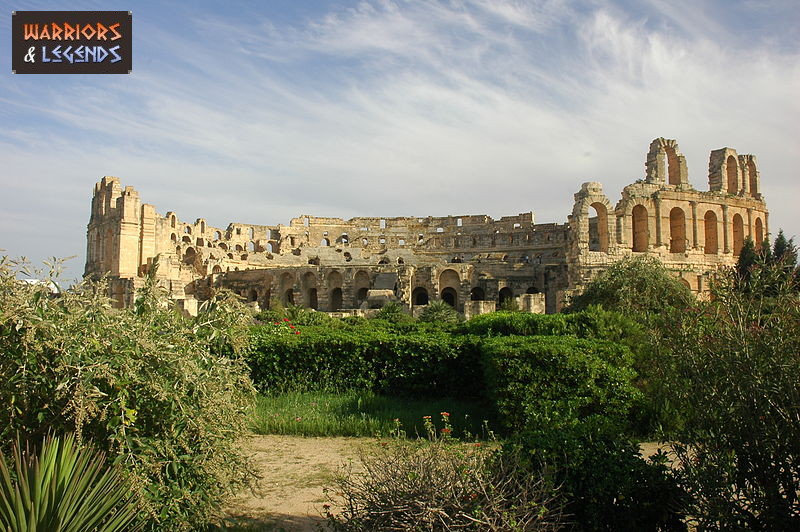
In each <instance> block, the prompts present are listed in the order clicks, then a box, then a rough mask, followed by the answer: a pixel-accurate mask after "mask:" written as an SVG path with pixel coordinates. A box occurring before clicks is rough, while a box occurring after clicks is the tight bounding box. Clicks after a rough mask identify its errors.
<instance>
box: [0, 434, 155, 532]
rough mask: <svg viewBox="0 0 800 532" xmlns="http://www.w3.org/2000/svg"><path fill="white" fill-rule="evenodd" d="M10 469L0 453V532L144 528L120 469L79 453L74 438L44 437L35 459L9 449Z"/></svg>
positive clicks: (85, 452) (98, 455)
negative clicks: (12, 454) (11, 452)
mask: <svg viewBox="0 0 800 532" xmlns="http://www.w3.org/2000/svg"><path fill="white" fill-rule="evenodd" d="M13 453H14V462H13V464H12V465H11V466H9V464H8V463H7V462H6V458H5V456H4V455H3V453H2V452H0V528H1V529H2V530H4V531H8V532H36V531H37V530H38V531H49V530H60V531H63V532H80V531H85V530H103V531H106V532H116V531H118V530H119V531H122V530H126V531H127V530H139V529H140V528H142V526H143V525H144V523H143V521H142V519H141V515H140V514H139V501H138V497H137V494H136V492H135V491H134V490H132V485H131V483H130V482H128V480H127V479H126V476H125V474H124V472H123V471H122V470H121V469H120V468H119V467H111V468H109V467H107V466H106V462H105V455H104V454H103V453H101V452H98V451H96V450H94V449H92V448H91V447H83V448H81V447H80V446H79V445H78V444H77V442H75V437H74V435H72V434H70V435H67V436H65V437H63V438H60V437H51V436H48V437H46V438H45V439H44V441H43V443H42V446H41V449H40V450H39V453H38V454H35V453H33V452H31V451H30V450H29V449H28V450H24V449H22V448H21V445H20V442H19V441H17V442H16V445H15V446H14V448H13Z"/></svg>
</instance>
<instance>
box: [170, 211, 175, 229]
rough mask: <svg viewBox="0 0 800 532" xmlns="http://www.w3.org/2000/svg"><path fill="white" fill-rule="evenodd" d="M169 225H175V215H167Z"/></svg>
mask: <svg viewBox="0 0 800 532" xmlns="http://www.w3.org/2000/svg"><path fill="white" fill-rule="evenodd" d="M169 225H170V227H175V215H174V214H173V215H172V216H170V217H169Z"/></svg>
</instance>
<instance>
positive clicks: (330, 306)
mask: <svg viewBox="0 0 800 532" xmlns="http://www.w3.org/2000/svg"><path fill="white" fill-rule="evenodd" d="M708 180H709V190H708V191H698V190H696V189H694V187H693V186H692V185H691V184H690V183H689V179H688V172H687V166H686V160H685V158H684V156H683V155H682V154H681V153H680V150H679V148H678V145H677V143H676V142H675V141H674V140H668V139H663V138H659V139H655V140H654V141H653V142H652V143H651V145H650V150H649V152H648V154H647V156H646V160H645V175H644V178H643V179H642V180H639V181H637V182H635V183H633V184H631V185H628V186H627V187H625V189H624V190H623V191H622V196H621V199H620V200H619V201H618V202H617V204H616V206H612V204H611V202H610V201H609V199H608V198H607V197H606V195H605V194H604V192H603V189H602V186H601V185H600V183H596V182H589V183H584V184H583V185H582V186H581V189H580V191H579V192H578V193H576V194H575V202H574V205H573V209H572V214H571V215H569V216H568V221H567V223H566V224H556V223H546V224H536V223H535V222H534V215H533V213H531V212H529V213H522V214H518V215H516V216H506V217H502V218H500V219H499V220H495V219H492V218H491V217H489V216H486V215H462V216H444V217H432V216H428V217H425V218H419V217H395V218H367V217H360V218H352V219H349V220H344V219H340V218H321V217H315V216H310V215H301V216H298V217H297V218H293V219H291V220H290V221H289V223H288V224H286V225H283V224H279V225H250V224H240V223H231V224H229V225H228V226H227V227H225V228H221V227H213V226H211V225H209V224H208V223H207V222H206V221H205V219H202V218H199V219H197V220H195V221H194V222H187V221H182V220H180V219H179V218H178V216H177V214H176V213H174V212H167V213H166V214H165V215H164V216H160V215H158V214H157V213H156V209H155V207H154V206H152V205H149V204H144V203H142V202H141V201H140V198H139V194H138V192H137V191H136V190H134V189H133V188H132V187H125V188H124V189H123V188H122V186H121V184H120V180H119V179H118V178H116V177H104V178H103V179H102V180H101V181H100V182H99V183H97V184H96V185H95V187H94V194H93V197H92V208H91V216H90V220H89V225H88V231H87V260H86V275H89V276H92V277H99V276H101V275H103V274H108V276H109V278H110V280H111V294H112V296H113V297H114V300H115V302H116V304H117V305H118V306H127V305H130V304H131V303H132V301H133V297H134V293H135V290H136V288H137V287H138V286H140V285H141V282H142V278H143V276H144V275H145V274H146V273H147V272H148V271H149V270H150V268H152V265H153V262H154V260H155V258H156V257H159V259H158V260H159V268H158V271H157V274H156V275H157V278H158V279H159V282H160V283H161V284H162V285H163V286H165V287H166V288H168V289H169V290H170V291H171V293H172V296H173V298H174V299H176V300H177V301H179V302H181V306H182V307H183V308H185V309H187V311H191V309H193V308H196V302H197V301H198V300H203V299H206V298H208V297H210V296H211V295H212V294H213V293H214V292H215V291H216V290H218V289H220V288H228V289H231V290H233V291H235V292H237V293H239V294H240V295H242V296H243V297H244V298H246V299H247V300H248V301H254V302H257V303H258V304H259V305H260V306H261V307H262V308H264V307H266V306H268V305H269V304H270V302H271V301H275V300H277V301H281V302H282V303H284V304H285V303H294V304H302V305H305V306H308V307H312V308H317V309H320V310H325V311H329V312H347V311H352V310H354V309H362V310H363V309H366V307H368V306H369V304H368V299H369V293H370V291H372V292H373V295H376V294H378V292H377V291H379V290H380V291H381V294H382V295H381V300H385V299H386V298H387V297H388V294H389V293H393V294H394V295H393V297H394V298H396V300H397V301H400V302H401V303H403V304H404V305H406V306H407V307H409V308H412V307H413V308H416V309H418V308H419V307H422V306H424V305H425V304H427V303H428V302H429V301H433V300H439V299H441V300H444V301H447V302H448V303H450V304H452V305H454V306H455V307H456V308H457V309H458V310H459V311H461V312H466V313H468V314H474V313H476V312H484V311H486V310H487V309H489V308H494V307H495V306H497V305H500V304H502V303H503V302H504V301H506V300H509V299H517V298H519V297H520V296H523V295H525V294H527V295H534V296H535V297H526V298H523V299H522V300H520V299H518V303H519V302H523V303H524V306H525V307H526V309H528V310H530V311H534V312H539V311H541V310H542V308H543V309H544V310H545V311H547V312H557V311H558V310H560V308H561V306H562V305H563V303H564V295H565V294H566V293H573V292H574V291H576V290H580V289H581V287H583V286H584V285H585V283H586V282H587V281H588V280H590V279H591V278H592V277H593V276H594V275H596V274H597V273H598V272H599V271H602V270H603V269H604V268H607V267H608V266H609V265H610V264H612V263H613V262H615V261H617V260H619V259H620V258H622V257H625V256H628V255H631V254H637V253H646V254H649V255H655V256H658V257H659V258H660V259H661V260H662V261H664V263H665V264H666V265H667V266H668V267H669V268H670V269H672V270H673V271H674V272H675V274H676V275H678V276H679V277H680V278H681V279H683V280H684V282H685V283H686V284H687V285H688V286H689V287H690V288H691V289H692V290H694V291H695V292H697V293H703V292H704V291H706V289H707V286H708V276H709V275H711V274H713V271H714V270H715V269H717V268H719V267H720V266H729V265H732V264H734V263H735V261H736V257H737V255H738V253H739V250H740V249H741V246H742V243H743V241H744V238H746V237H747V236H750V237H751V238H753V239H754V240H755V241H756V242H757V243H760V241H761V240H763V239H764V238H766V235H767V234H768V213H767V209H766V204H765V203H764V199H763V197H762V195H761V192H760V190H761V183H760V175H759V173H758V170H757V166H756V159H755V157H754V156H752V155H738V154H737V153H736V151H735V150H733V149H731V148H723V149H720V150H714V151H713V152H711V156H710V160H709V176H708ZM379 275H380V276H381V277H380V279H382V281H381V282H382V283H384V284H385V282H386V280H387V279H392V280H393V281H392V282H391V283H390V284H391V285H392V286H380V287H376V286H374V285H375V283H376V279H378V278H379ZM387 276H388V277H387ZM387 290H389V292H388V293H387V292H386V291H387ZM376 297H377V296H376ZM373 299H374V298H373ZM184 302H185V303H184ZM478 302H485V303H478ZM490 302H491V303H492V304H489V303H490Z"/></svg>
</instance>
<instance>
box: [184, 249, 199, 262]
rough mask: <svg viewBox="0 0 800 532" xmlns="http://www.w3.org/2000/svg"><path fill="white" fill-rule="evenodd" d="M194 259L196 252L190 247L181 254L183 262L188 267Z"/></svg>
mask: <svg viewBox="0 0 800 532" xmlns="http://www.w3.org/2000/svg"><path fill="white" fill-rule="evenodd" d="M196 257H197V252H196V251H195V250H194V248H193V247H191V246H189V247H188V248H186V251H184V252H183V262H184V263H185V264H188V265H190V266H191V265H193V264H194V261H195V258H196Z"/></svg>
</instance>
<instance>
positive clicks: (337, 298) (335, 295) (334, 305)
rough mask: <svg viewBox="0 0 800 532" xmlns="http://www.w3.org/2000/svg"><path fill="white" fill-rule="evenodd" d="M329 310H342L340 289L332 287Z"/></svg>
mask: <svg viewBox="0 0 800 532" xmlns="http://www.w3.org/2000/svg"><path fill="white" fill-rule="evenodd" d="M330 298H331V311H332V312H336V311H337V310H342V289H341V288H334V289H333V290H331V296H330Z"/></svg>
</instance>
